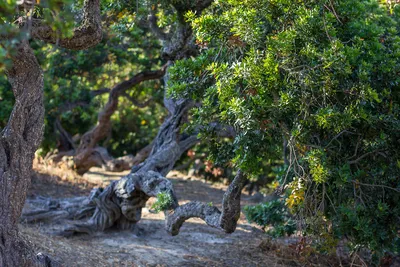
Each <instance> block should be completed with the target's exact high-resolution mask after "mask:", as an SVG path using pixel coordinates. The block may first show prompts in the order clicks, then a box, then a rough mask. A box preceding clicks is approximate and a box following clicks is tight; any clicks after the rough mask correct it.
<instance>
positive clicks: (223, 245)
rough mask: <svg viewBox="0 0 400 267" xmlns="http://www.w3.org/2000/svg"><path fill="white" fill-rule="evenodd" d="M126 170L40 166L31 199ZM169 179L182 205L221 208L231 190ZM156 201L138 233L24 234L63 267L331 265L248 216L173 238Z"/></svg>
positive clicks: (82, 189) (76, 192)
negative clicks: (306, 257) (310, 258)
mask: <svg viewBox="0 0 400 267" xmlns="http://www.w3.org/2000/svg"><path fill="white" fill-rule="evenodd" d="M124 174H126V173H106V172H103V171H102V170H101V169H92V170H91V171H90V172H89V173H88V174H87V175H85V176H84V177H79V178H76V177H74V176H73V175H72V174H69V175H65V174H63V171H61V172H60V171H58V172H56V174H54V170H50V169H45V170H43V168H41V169H36V172H35V174H34V175H33V182H32V187H31V190H30V191H29V194H28V197H35V196H39V195H40V196H45V197H55V198H65V197H72V196H85V195H87V193H88V192H89V191H90V189H91V188H92V187H93V186H96V185H99V184H100V185H105V184H107V183H109V181H110V180H113V179H118V178H119V177H121V176H123V175H124ZM168 177H169V178H170V179H171V181H172V182H173V184H174V188H175V190H176V193H177V195H178V198H179V202H180V204H183V203H185V202H188V201H193V200H198V201H203V202H207V203H208V202H212V203H213V204H214V205H217V206H218V203H220V202H221V200H222V196H223V194H224V191H225V189H226V186H225V185H222V184H210V183H207V182H205V181H203V180H202V179H199V178H195V177H184V175H183V174H180V173H177V172H172V173H170V175H169V176H168ZM154 201H155V200H154V199H150V200H149V201H148V203H147V206H146V208H144V210H143V217H142V220H141V221H140V222H139V223H138V225H137V230H136V231H134V232H132V231H125V232H121V231H119V230H109V231H106V232H102V233H96V234H94V235H90V236H89V235H79V236H74V237H71V238H65V237H60V236H54V235H52V234H51V233H52V232H54V230H55V229H57V227H58V226H57V225H50V224H21V232H22V235H23V236H25V237H26V239H27V240H29V242H31V243H32V245H33V246H34V247H35V248H36V249H37V251H40V252H43V253H47V254H49V255H50V256H51V257H53V258H55V259H56V260H58V261H59V262H60V263H62V265H63V266H93V267H94V266H96V267H97V266H311V265H312V266H329V265H331V264H329V265H327V264H309V263H307V261H303V262H302V261H301V257H298V255H295V253H294V252H293V251H290V249H289V248H288V247H287V246H285V247H287V248H286V249H285V248H283V245H282V246H277V245H276V244H273V245H271V244H272V243H271V241H270V240H269V239H268V237H267V236H266V235H265V233H263V232H262V231H261V230H260V229H258V228H257V227H255V226H254V225H250V224H249V223H247V221H246V220H245V217H244V215H243V214H242V216H241V218H240V221H239V225H238V228H237V230H236V231H235V232H234V233H233V234H225V233H223V232H221V231H219V230H217V229H214V228H211V227H209V226H207V225H206V224H205V223H204V222H203V221H202V220H200V219H190V220H188V221H187V222H186V223H185V224H184V225H183V227H182V229H181V232H180V234H179V235H178V236H174V237H173V236H170V235H168V234H167V233H166V232H165V230H164V215H163V214H162V213H159V214H154V213H152V212H150V211H149V208H150V206H151V204H152V203H153V202H154ZM242 204H243V205H242V206H244V205H248V204H254V202H253V201H252V197H250V196H248V195H244V196H243V197H242ZM274 242H275V241H274ZM285 242H286V243H287V242H288V241H287V240H285ZM285 242H283V243H285ZM331 266H334V265H331Z"/></svg>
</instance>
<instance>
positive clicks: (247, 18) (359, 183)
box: [170, 0, 400, 263]
mask: <svg viewBox="0 0 400 267" xmlns="http://www.w3.org/2000/svg"><path fill="white" fill-rule="evenodd" d="M399 12H400V6H398V5H397V4H394V3H392V1H388V2H385V3H380V2H378V1H375V0H362V1H358V0H357V1H355V0H341V1H326V0H309V1H287V0H279V1H275V0H274V1H272V0H271V1H267V0H246V1H236V0H226V1H216V2H215V3H214V4H213V5H212V7H211V8H209V10H208V11H207V12H203V14H202V15H201V16H200V17H196V16H194V15H193V14H191V13H189V14H187V19H188V20H189V21H190V22H191V23H192V26H193V27H194V29H195V33H196V36H197V43H198V45H199V46H201V47H202V48H203V53H202V54H201V55H199V56H198V57H197V58H193V59H188V60H185V61H181V62H177V63H176V65H175V69H174V71H173V72H172V73H171V77H172V79H171V82H170V90H171V94H175V95H185V96H190V97H193V98H194V99H198V100H202V104H203V105H202V106H201V107H199V108H198V109H196V110H195V111H194V113H193V118H194V124H201V125H203V126H204V127H203V128H202V129H204V132H203V133H202V134H201V135H202V137H204V138H206V139H207V140H208V141H209V142H210V143H211V144H212V145H213V146H214V147H215V148H217V149H215V151H214V152H215V153H214V159H215V161H217V162H226V163H227V164H232V166H235V167H238V168H241V169H243V170H245V171H247V172H248V173H250V174H253V175H255V174H258V173H259V172H260V171H261V170H260V169H259V168H258V166H260V163H261V162H265V161H268V160H275V159H279V158H281V159H282V153H283V152H284V151H285V152H287V153H286V159H285V160H286V162H287V165H286V170H287V171H286V173H285V175H284V176H283V177H281V179H279V183H280V184H279V186H278V187H277V189H278V191H281V192H282V193H283V192H286V194H287V196H288V197H287V200H286V205H287V207H288V208H289V209H290V210H291V212H292V213H293V214H295V215H296V216H297V218H299V222H300V225H301V226H302V228H301V229H302V230H303V231H304V234H308V235H313V236H314V237H316V240H317V241H318V242H319V245H318V246H319V247H322V248H334V246H333V245H332V244H335V242H337V240H340V239H345V240H347V241H348V244H349V245H350V247H351V248H352V249H353V250H354V251H359V250H360V249H362V248H367V249H369V250H370V251H372V252H373V254H372V255H373V259H372V262H375V263H377V262H378V259H379V258H380V257H381V256H382V255H383V254H384V253H385V252H387V251H390V252H393V253H398V252H400V248H399V246H398V244H399V242H398V239H399V236H398V230H399V225H400V206H399V205H398V203H399V200H400V199H399V198H400V179H399V177H400V150H399V149H398V147H399V145H400V143H399V142H400V141H399V140H400V120H399V118H400V105H399V104H400V103H399V100H400V88H399V82H400V78H399V77H400V76H399V75H398V74H399V73H398V70H399V67H400V57H399V56H400V37H399V16H398V15H399ZM213 121H219V122H221V123H224V124H227V125H231V126H233V127H234V128H235V130H236V132H237V135H236V137H235V138H234V140H232V141H231V140H227V139H221V138H218V136H217V135H215V134H214V133H213V132H212V131H211V130H210V131H207V125H210V123H211V122H213ZM284 141H286V142H287V145H285V146H284V147H283V146H282V143H284ZM318 242H317V243H318ZM324 243H329V245H328V246H324V245H323V244H324Z"/></svg>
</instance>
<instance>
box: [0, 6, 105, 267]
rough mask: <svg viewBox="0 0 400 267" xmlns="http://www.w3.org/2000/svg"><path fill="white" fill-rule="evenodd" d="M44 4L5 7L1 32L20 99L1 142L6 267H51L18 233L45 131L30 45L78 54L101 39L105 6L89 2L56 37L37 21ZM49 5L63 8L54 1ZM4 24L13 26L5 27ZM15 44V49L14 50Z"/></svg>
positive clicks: (1, 243)
mask: <svg viewBox="0 0 400 267" xmlns="http://www.w3.org/2000/svg"><path fill="white" fill-rule="evenodd" d="M39 2H40V1H36V2H33V1H18V5H17V4H14V5H12V4H7V3H8V2H7V3H2V4H1V5H0V14H1V17H2V18H1V25H2V26H1V27H2V29H3V26H4V29H9V31H7V32H1V35H0V38H1V40H0V41H1V47H2V49H3V51H6V49H11V50H10V54H9V55H8V58H6V59H8V61H9V64H8V65H5V66H3V67H4V68H5V72H6V75H7V78H8V80H9V82H10V84H11V86H12V91H13V93H14V96H15V104H14V108H13V111H12V113H11V115H10V118H9V121H8V123H7V125H6V127H5V128H4V129H3V130H2V131H1V140H0V188H1V193H0V214H1V215H0V221H1V225H0V265H1V266H49V265H51V262H50V260H49V259H48V258H46V257H43V256H41V255H39V256H36V255H35V254H34V252H33V250H32V249H31V248H30V247H29V246H28V245H27V244H26V243H25V242H24V241H23V240H22V239H21V237H20V236H19V233H18V221H19V217H20V215H21V211H22V208H23V206H24V203H25V198H26V192H27V190H28V188H29V185H30V177H31V170H32V160H33V157H34V153H35V151H36V149H37V148H38V147H39V145H40V142H41V139H42V135H43V129H44V104H43V73H42V70H41V68H40V65H39V64H38V61H37V59H36V58H35V56H34V52H33V50H32V48H31V47H30V44H29V40H30V39H31V38H32V39H37V40H41V41H43V42H47V43H51V44H57V45H59V46H61V47H65V48H68V49H74V50H79V49H86V48H88V47H91V46H94V45H95V44H97V43H98V42H99V41H100V40H101V37H102V29H101V18H100V0H86V1H85V2H84V6H83V17H82V21H81V24H80V26H79V27H76V28H74V29H73V31H72V32H70V33H71V34H70V35H69V36H68V37H63V35H62V34H60V31H55V30H54V29H55V27H54V25H52V24H51V22H49V20H47V21H46V22H45V21H43V20H41V19H37V18H35V17H34V16H32V13H33V9H34V8H35V5H36V4H38V3H39ZM55 2H57V1H55ZM46 4H47V5H48V7H53V8H57V7H58V5H57V3H53V2H52V1H47V2H46ZM58 8H59V7H58ZM20 10H21V11H20ZM22 10H23V11H22ZM10 14H13V15H10ZM14 15H21V16H20V17H18V19H17V20H16V23H17V26H16V27H11V26H10V25H11V22H12V20H11V19H13V18H14V17H13V16H14ZM3 18H5V19H9V20H8V21H7V20H5V21H3ZM10 21H11V22H10ZM17 38H18V39H17ZM16 40H17V44H16V45H15V47H11V46H12V45H13V44H15V43H16Z"/></svg>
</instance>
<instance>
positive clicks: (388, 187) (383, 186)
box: [352, 180, 400, 193]
mask: <svg viewBox="0 0 400 267" xmlns="http://www.w3.org/2000/svg"><path fill="white" fill-rule="evenodd" d="M352 182H353V183H354V184H356V185H363V186H369V187H381V188H386V189H389V190H393V191H395V192H398V193H400V189H397V188H394V187H390V186H387V185H383V184H365V183H361V182H359V181H354V180H352Z"/></svg>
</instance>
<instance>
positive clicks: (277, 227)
mask: <svg viewBox="0 0 400 267" xmlns="http://www.w3.org/2000/svg"><path fill="white" fill-rule="evenodd" d="M244 214H245V215H246V218H247V220H248V221H249V222H250V223H256V224H258V225H259V226H261V227H263V229H264V228H266V227H267V226H271V227H272V229H269V230H268V231H267V233H268V234H269V235H271V236H273V237H281V236H285V235H288V236H290V235H292V234H293V233H294V232H295V231H296V223H295V221H294V220H293V219H292V218H291V216H290V214H289V212H288V209H287V207H286V206H285V204H284V203H283V202H282V201H280V200H273V201H270V202H266V203H263V204H257V205H255V206H245V207H244Z"/></svg>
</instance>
